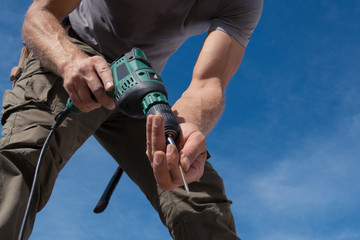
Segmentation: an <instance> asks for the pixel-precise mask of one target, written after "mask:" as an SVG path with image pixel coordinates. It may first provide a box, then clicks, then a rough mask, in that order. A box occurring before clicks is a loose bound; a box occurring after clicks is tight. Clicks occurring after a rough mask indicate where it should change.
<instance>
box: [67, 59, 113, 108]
mask: <svg viewBox="0 0 360 240" xmlns="http://www.w3.org/2000/svg"><path fill="white" fill-rule="evenodd" d="M104 86H105V89H106V91H111V90H113V87H114V86H113V78H112V73H111V70H110V68H109V66H108V64H107V62H106V61H105V59H103V58H102V57H100V56H94V57H88V58H85V59H81V60H78V61H77V62H76V63H74V64H73V67H72V68H71V69H69V70H68V71H67V72H66V74H65V75H64V88H65V90H66V91H67V92H68V93H69V97H70V98H71V100H72V101H73V102H74V104H75V105H76V106H77V107H78V108H79V109H80V110H81V111H83V112H88V111H91V110H93V109H95V108H98V107H100V106H104V107H105V108H108V109H114V108H115V103H114V101H113V99H112V98H111V97H110V96H108V95H107V94H106V92H105V89H104Z"/></svg>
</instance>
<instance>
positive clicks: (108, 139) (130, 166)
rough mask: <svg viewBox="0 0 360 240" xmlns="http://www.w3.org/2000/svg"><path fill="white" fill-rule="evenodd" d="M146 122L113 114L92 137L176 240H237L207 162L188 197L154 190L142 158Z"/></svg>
mask: <svg viewBox="0 0 360 240" xmlns="http://www.w3.org/2000/svg"><path fill="white" fill-rule="evenodd" d="M145 133H146V131H145V120H144V119H131V118H128V117H126V116H124V115H122V114H121V113H118V114H113V115H112V116H110V117H109V118H108V119H107V121H105V122H104V123H103V125H102V126H101V127H100V128H99V129H98V130H97V131H96V133H95V137H96V138H97V140H98V141H99V142H100V143H101V144H102V145H103V147H104V148H105V149H106V150H107V151H108V152H109V153H110V154H111V155H112V156H113V158H114V159H115V160H116V161H117V162H118V163H119V164H120V166H121V167H122V168H123V169H124V171H125V172H126V173H127V175H128V176H129V177H130V178H131V179H132V180H133V181H134V182H135V183H136V184H137V185H138V186H139V187H140V189H141V190H142V191H143V192H144V194H145V195H146V197H147V198H148V199H149V201H150V202H151V204H152V206H153V207H154V208H155V210H157V211H158V213H159V216H160V218H161V220H162V222H163V223H164V224H165V225H166V226H167V227H168V229H169V232H170V234H171V236H172V237H173V238H174V239H176V240H181V239H184V240H185V239H186V240H192V239H194V240H195V239H196V240H202V239H204V240H205V239H206V240H211V239H217V240H218V239H224V240H228V239H229V240H230V239H231V240H232V239H239V238H238V237H237V235H236V232H235V224H234V219H233V216H232V213H231V210H230V204H231V201H229V200H228V199H227V198H226V195H225V191H224V185H223V182H222V179H221V178H220V177H219V175H218V174H217V172H216V171H215V170H214V169H213V168H212V166H211V164H210V163H209V162H207V163H206V165H205V171H204V175H203V176H202V178H201V179H200V181H198V182H194V183H191V184H190V185H189V188H190V191H191V192H190V196H188V195H187V193H186V192H185V190H184V189H183V188H182V187H180V188H177V189H175V190H173V191H163V190H161V189H159V188H158V187H157V184H156V181H155V178H154V175H153V172H152V168H151V166H150V163H149V160H148V159H147V156H146V154H145V151H146V137H145Z"/></svg>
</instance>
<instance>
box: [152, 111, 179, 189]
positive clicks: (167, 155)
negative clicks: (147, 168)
mask: <svg viewBox="0 0 360 240" xmlns="http://www.w3.org/2000/svg"><path fill="white" fill-rule="evenodd" d="M146 136H147V139H146V142H147V151H146V153H147V155H148V158H149V160H150V163H151V166H152V168H153V171H154V176H155V179H156V181H157V183H158V185H159V187H160V188H161V189H164V190H171V189H174V188H176V187H178V186H181V185H183V182H182V178H181V174H180V171H179V168H178V165H179V159H180V154H179V152H178V150H177V148H176V146H175V145H172V144H168V145H167V146H166V139H165V131H164V119H163V117H162V116H161V115H155V116H154V115H150V116H148V118H147V126H146Z"/></svg>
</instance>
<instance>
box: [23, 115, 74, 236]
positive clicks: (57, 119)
mask: <svg viewBox="0 0 360 240" xmlns="http://www.w3.org/2000/svg"><path fill="white" fill-rule="evenodd" d="M69 114H70V110H69V109H68V108H65V110H64V111H61V112H59V113H58V114H57V115H56V116H55V123H54V124H53V125H52V126H51V130H50V132H49V135H48V136H47V138H46V140H45V142H44V144H43V146H42V149H41V152H40V155H39V158H38V162H37V164H36V168H35V173H34V179H33V182H32V185H31V190H30V195H29V200H28V203H27V206H26V210H25V214H24V218H23V221H22V224H21V228H20V233H19V238H18V240H22V239H23V238H24V234H25V228H26V224H27V220H28V218H29V213H30V209H31V208H32V205H33V202H34V192H35V189H36V186H37V182H38V178H39V172H40V167H41V163H42V160H43V157H44V153H45V149H46V148H47V146H48V144H49V142H50V139H51V137H52V135H53V134H54V132H55V130H56V129H57V128H58V127H59V126H60V125H61V123H62V122H63V121H64V120H65V119H66V117H67V116H68V115H69Z"/></svg>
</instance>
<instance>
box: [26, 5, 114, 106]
mask: <svg viewBox="0 0 360 240" xmlns="http://www.w3.org/2000/svg"><path fill="white" fill-rule="evenodd" d="M80 2H81V0H35V1H34V2H33V4H32V5H31V6H30V8H29V10H28V12H27V14H26V17H25V21H24V25H23V30H22V35H23V38H24V41H25V44H26V46H27V47H29V48H30V49H31V50H32V51H33V53H34V54H35V55H36V56H37V57H39V58H40V60H41V62H42V64H43V65H44V66H45V67H47V68H49V69H50V70H52V71H53V72H55V73H56V74H58V75H59V76H62V77H63V79H64V88H65V90H66V91H67V92H68V94H69V96H70V98H71V99H72V101H73V102H74V104H75V105H76V106H77V107H78V108H79V109H80V110H82V111H85V112H88V111H91V110H93V109H94V108H97V107H100V106H101V105H103V106H105V107H107V108H109V109H113V108H114V107H115V104H114V102H113V101H112V99H111V98H110V97H109V96H107V95H106V93H105V91H104V88H103V85H102V84H101V82H100V79H101V80H102V81H103V84H104V86H105V88H106V90H108V91H109V90H111V89H112V88H113V80H112V74H111V70H110V68H109V67H108V65H107V62H106V61H105V60H104V59H103V58H101V57H98V56H96V57H88V56H87V55H86V54H85V53H83V52H82V51H80V50H79V49H78V48H77V47H76V46H75V45H74V44H72V43H71V42H70V41H69V40H68V39H67V36H66V33H65V32H64V29H63V28H62V26H61V21H62V20H63V19H64V18H65V17H66V16H67V15H68V14H69V13H70V12H71V11H73V10H74V9H75V8H76V7H77V6H78V5H79V4H80ZM99 77H100V79H99ZM90 91H91V92H92V93H93V94H94V96H95V97H96V98H97V100H98V103H96V102H94V100H93V99H92V98H91V95H90Z"/></svg>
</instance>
